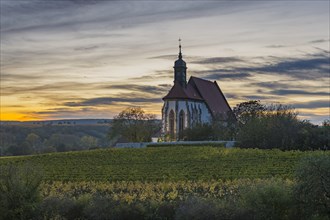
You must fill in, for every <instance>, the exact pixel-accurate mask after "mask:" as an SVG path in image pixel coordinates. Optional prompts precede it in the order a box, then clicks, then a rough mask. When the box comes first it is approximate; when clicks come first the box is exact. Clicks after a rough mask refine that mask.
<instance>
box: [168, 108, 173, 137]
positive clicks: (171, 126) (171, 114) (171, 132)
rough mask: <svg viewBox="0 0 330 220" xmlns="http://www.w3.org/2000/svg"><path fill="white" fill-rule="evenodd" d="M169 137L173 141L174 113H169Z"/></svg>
mask: <svg viewBox="0 0 330 220" xmlns="http://www.w3.org/2000/svg"><path fill="white" fill-rule="evenodd" d="M169 118H170V137H171V139H174V111H173V110H171V111H170V117H169Z"/></svg>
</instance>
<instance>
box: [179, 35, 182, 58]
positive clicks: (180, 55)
mask: <svg viewBox="0 0 330 220" xmlns="http://www.w3.org/2000/svg"><path fill="white" fill-rule="evenodd" d="M179 59H182V53H181V38H179Z"/></svg>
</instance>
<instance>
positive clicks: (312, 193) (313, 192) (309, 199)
mask: <svg viewBox="0 0 330 220" xmlns="http://www.w3.org/2000/svg"><path fill="white" fill-rule="evenodd" d="M296 178H297V185H296V186H295V196H296V198H297V200H298V201H299V202H300V204H301V210H305V211H307V213H311V211H314V212H316V213H318V215H320V216H328V217H330V155H329V154H320V155H314V156H309V157H306V158H304V159H303V160H302V162H301V163H300V164H299V166H298V169H297V171H296Z"/></svg>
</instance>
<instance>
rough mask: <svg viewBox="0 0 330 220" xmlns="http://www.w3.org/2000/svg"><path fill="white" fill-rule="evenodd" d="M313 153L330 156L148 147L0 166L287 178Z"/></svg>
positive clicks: (95, 175) (77, 174) (103, 173)
mask: <svg viewBox="0 0 330 220" xmlns="http://www.w3.org/2000/svg"><path fill="white" fill-rule="evenodd" d="M318 154H327V155H329V152H321V151H313V152H301V151H286V152H283V151H280V150H258V149H225V148H216V147H206V146H205V147H159V148H152V147H151V148H144V149H103V150H93V151H80V152H66V153H50V154H41V155H34V156H21V157H4V158H1V159H0V165H6V164H15V165H25V164H29V165H34V166H36V167H38V168H40V169H41V170H42V173H43V176H44V180H45V181H76V182H81V181H107V182H115V181H145V182H148V181H149V182H150V181H209V180H220V179H221V180H235V179H257V178H261V179H266V178H271V177H275V178H282V179H292V178H293V174H294V170H295V167H296V165H297V164H298V163H299V161H300V160H301V158H303V157H306V156H308V155H318Z"/></svg>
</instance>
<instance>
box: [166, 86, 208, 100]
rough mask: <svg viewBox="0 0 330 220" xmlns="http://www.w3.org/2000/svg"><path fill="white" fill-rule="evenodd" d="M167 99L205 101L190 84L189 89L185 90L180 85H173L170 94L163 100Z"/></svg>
mask: <svg viewBox="0 0 330 220" xmlns="http://www.w3.org/2000/svg"><path fill="white" fill-rule="evenodd" d="M165 99H193V100H200V101H202V100H203V99H202V97H200V95H199V94H198V92H197V91H196V90H195V88H194V87H193V86H192V85H190V84H188V85H187V88H183V87H182V86H181V85H180V84H179V83H175V84H174V85H173V87H172V89H171V90H170V91H169V93H168V94H167V95H166V96H165V97H164V98H163V100H165Z"/></svg>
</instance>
